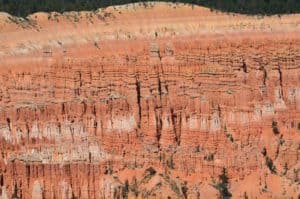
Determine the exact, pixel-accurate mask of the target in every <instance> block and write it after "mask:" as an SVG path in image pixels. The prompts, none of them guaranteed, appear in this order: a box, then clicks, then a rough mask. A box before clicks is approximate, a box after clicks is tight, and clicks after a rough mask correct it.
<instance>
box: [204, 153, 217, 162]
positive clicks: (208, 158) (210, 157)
mask: <svg viewBox="0 0 300 199" xmlns="http://www.w3.org/2000/svg"><path fill="white" fill-rule="evenodd" d="M214 159H215V154H213V153H210V154H209V155H208V156H205V157H204V160H206V161H213V160H214Z"/></svg>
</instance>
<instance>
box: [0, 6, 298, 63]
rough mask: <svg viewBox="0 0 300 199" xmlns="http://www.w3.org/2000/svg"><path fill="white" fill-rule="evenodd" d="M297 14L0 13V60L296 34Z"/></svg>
mask: <svg viewBox="0 0 300 199" xmlns="http://www.w3.org/2000/svg"><path fill="white" fill-rule="evenodd" d="M299 24H300V14H292V15H282V16H277V15H276V16H247V15H241V14H233V13H222V12H217V11H211V10H210V9H208V8H204V7H200V6H193V5H187V4H172V3H162V2H161V3H148V4H146V5H143V4H128V5H123V6H114V7H108V8H106V9H98V10H96V11H93V12H87V11H82V12H66V13H63V14H60V13H55V12H52V13H42V12H40V13H35V14H32V15H30V16H28V17H27V19H26V20H24V19H21V18H17V17H14V16H10V15H9V14H7V13H0V58H1V57H7V56H18V55H26V54H28V53H29V54H31V53H33V52H39V51H41V50H43V49H51V50H54V49H60V48H66V47H67V46H73V45H85V44H95V43H98V42H101V41H111V40H113V41H116V40H118V41H123V40H139V39H143V40H145V39H146V40H147V39H148V40H155V39H161V38H164V39H165V38H170V39H172V38H173V39H174V38H180V37H185V38H188V37H193V38H199V39H201V38H205V40H209V39H208V38H207V37H210V36H213V37H214V38H215V37H216V36H218V37H225V36H226V37H227V38H232V39H234V40H235V39H237V38H239V37H260V36H263V35H265V34H267V35H274V37H276V35H279V36H280V37H285V36H286V37H289V38H293V37H297V35H299V32H300V25H299Z"/></svg>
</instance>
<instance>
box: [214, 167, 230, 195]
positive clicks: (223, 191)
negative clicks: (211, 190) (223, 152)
mask: <svg viewBox="0 0 300 199" xmlns="http://www.w3.org/2000/svg"><path fill="white" fill-rule="evenodd" d="M219 181H220V182H219V183H218V184H216V185H214V187H215V188H216V189H217V190H218V191H219V193H220V195H221V198H231V196H232V194H231V193H230V192H229V190H228V184H229V182H228V177H227V171H226V168H223V171H222V174H221V175H219Z"/></svg>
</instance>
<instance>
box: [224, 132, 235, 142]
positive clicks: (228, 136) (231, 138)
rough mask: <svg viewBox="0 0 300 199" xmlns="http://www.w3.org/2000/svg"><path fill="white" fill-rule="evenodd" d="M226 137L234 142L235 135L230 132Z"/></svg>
mask: <svg viewBox="0 0 300 199" xmlns="http://www.w3.org/2000/svg"><path fill="white" fill-rule="evenodd" d="M226 137H227V138H228V139H229V140H230V142H234V139H233V136H232V135H231V134H230V133H228V134H226Z"/></svg>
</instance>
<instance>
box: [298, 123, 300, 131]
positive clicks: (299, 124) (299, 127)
mask: <svg viewBox="0 0 300 199" xmlns="http://www.w3.org/2000/svg"><path fill="white" fill-rule="evenodd" d="M298 130H299V131H300V122H298Z"/></svg>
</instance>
